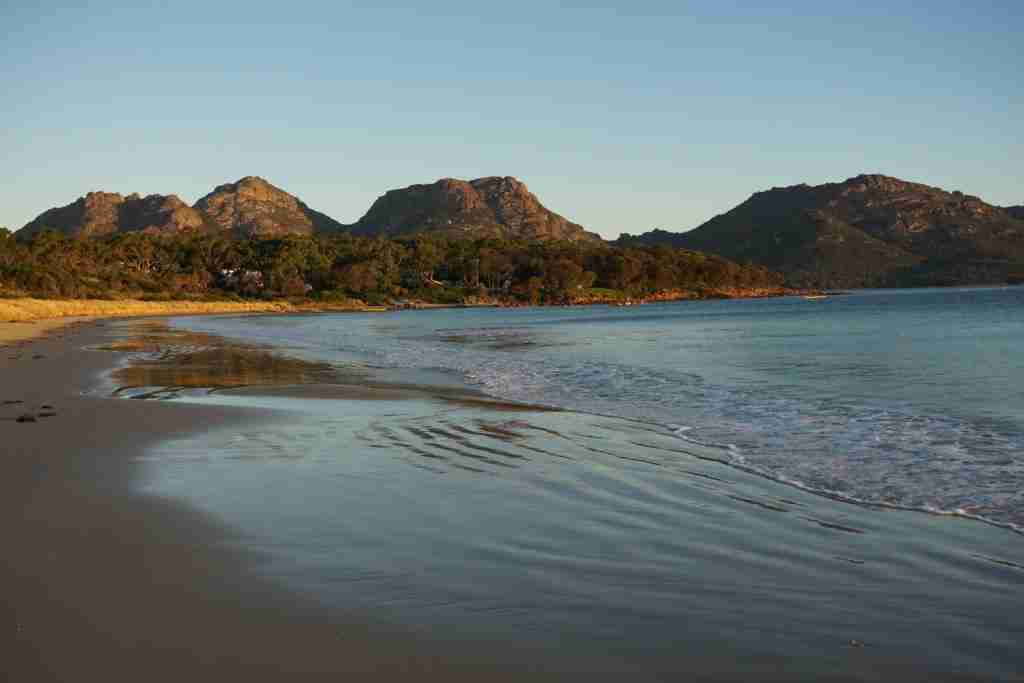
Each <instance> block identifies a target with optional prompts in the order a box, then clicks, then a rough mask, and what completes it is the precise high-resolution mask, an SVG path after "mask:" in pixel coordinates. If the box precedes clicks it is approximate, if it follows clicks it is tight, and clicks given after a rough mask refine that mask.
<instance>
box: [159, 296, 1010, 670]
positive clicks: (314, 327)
mask: <svg viewBox="0 0 1024 683" xmlns="http://www.w3.org/2000/svg"><path fill="white" fill-rule="evenodd" d="M174 324H175V325H178V326H183V327H187V328H189V329H193V330H199V331H205V332H210V333H215V334H218V335H222V336H225V337H228V338H237V339H244V340H246V341H247V342H249V343H262V344H266V345H268V346H272V347H275V348H277V349H279V352H280V353H283V354H288V355H292V356H295V357H298V358H304V359H309V360H317V361H327V362H329V363H331V364H334V365H336V366H338V367H342V368H347V369H352V368H356V369H359V370H361V371H364V372H366V373H368V376H373V377H376V378H378V380H384V381H387V380H389V379H401V380H402V381H408V380H409V378H410V377H415V378H432V379H431V380H430V381H431V382H432V383H447V384H449V385H466V386H468V387H471V388H474V389H476V390H479V391H481V392H483V393H484V394H486V395H489V396H491V397H493V398H496V399H501V400H506V401H515V402H520V403H524V404H532V405H540V406H547V407H552V408H561V409H563V410H561V411H508V410H501V411H499V410H494V409H492V408H488V407H486V406H475V405H472V404H470V405H463V404H460V403H457V402H446V401H433V400H425V399H417V400H395V399H389V400H377V401H368V400H361V401H350V400H338V399H325V398H316V397H315V396H309V397H291V398H279V397H259V396H251V395H250V396H232V395H230V394H214V395H211V396H209V397H202V398H196V397H192V398H188V399H183V400H199V401H214V402H218V403H228V404H232V403H235V404H239V405H263V406H268V407H273V408H277V409H278V410H279V411H280V413H279V414H280V415H281V417H280V419H278V420H276V421H270V422H268V423H267V424H266V425H262V426H259V427H252V426H249V427H245V428H226V429H222V430H215V431H213V432H210V433H203V434H198V435H194V436H191V437H189V438H187V439H180V440H176V441H172V442H167V443H164V444H162V445H161V446H159V447H158V448H156V449H153V450H152V451H151V452H149V453H148V454H147V455H146V462H147V463H148V465H149V470H148V471H149V473H150V476H149V477H148V479H147V482H148V484H147V486H148V487H149V489H150V490H152V491H154V492H157V493H160V494H162V495H173V496H180V497H184V498H186V499H188V500H190V501H192V502H194V503H195V504H196V505H198V506H199V507H201V508H203V509H205V510H207V511H209V512H211V513H212V514H214V515H216V516H218V517H219V518H221V519H223V520H224V521H225V522H227V523H229V524H231V525H233V526H235V527H237V528H238V529H239V530H240V533H241V534H242V537H243V538H244V539H245V540H244V543H245V544H246V545H247V546H248V547H250V548H252V549H253V550H254V551H257V552H258V554H259V556H260V557H261V558H262V561H261V565H260V566H261V571H265V572H266V573H267V574H268V575H271V576H274V577H275V578H277V579H279V580H280V581H281V582H282V583H283V584H285V585H287V586H288V587H290V588H292V589H294V590H297V591H301V592H305V593H307V594H309V595H310V596H312V597H314V598H315V599H317V600H318V601H320V602H321V603H323V604H325V605H328V606H333V607H336V608H338V609H344V610H348V611H353V610H354V611H357V612H361V613H366V614H372V615H374V618H377V619H381V620H385V621H389V622H394V623H396V624H401V625H403V626H408V627H412V628H422V629H424V630H425V631H426V632H429V633H431V634H434V635H441V636H444V637H451V638H455V639H462V640H465V639H473V640H477V641H479V642H481V643H484V642H489V643H499V644H500V643H509V642H515V643H516V644H517V646H520V647H523V648H528V649H530V650H531V651H533V652H535V653H536V656H538V657H541V658H543V657H547V656H552V657H554V653H555V652H557V653H558V655H559V657H561V658H563V659H564V666H565V667H566V668H567V669H573V670H579V668H580V667H581V666H584V663H586V662H589V663H590V664H591V665H594V666H597V663H598V662H601V664H600V666H602V667H604V668H605V669H607V668H608V667H614V666H621V667H622V668H623V670H631V671H643V670H647V671H650V672H655V671H684V670H687V666H690V665H693V666H696V664H695V662H697V661H702V662H704V664H702V665H700V666H702V667H703V668H704V670H715V669H716V666H719V665H720V666H721V667H722V668H723V669H724V670H738V667H740V662H742V661H744V659H745V660H746V661H748V662H750V661H762V660H761V659H759V658H765V659H764V660H763V661H772V662H778V661H780V658H781V661H783V662H785V663H786V666H787V667H792V668H791V671H793V672H794V673H796V672H800V671H803V673H805V674H806V675H807V676H808V677H810V678H814V677H816V676H820V675H821V674H822V673H823V672H825V671H837V670H838V671H843V670H845V671H847V672H853V673H855V674H856V676H855V677H860V678H865V679H869V678H871V676H870V675H869V673H865V672H871V671H875V672H881V673H878V674H877V675H878V677H879V679H881V680H884V679H885V678H886V672H890V673H891V669H887V668H886V667H895V666H902V667H905V668H906V670H909V671H912V672H925V671H928V672H931V673H933V674H935V675H949V674H952V673H963V674H972V675H977V676H978V677H979V678H980V679H992V678H1012V677H1013V676H1014V675H1015V674H1016V673H1017V672H1019V671H1021V670H1024V655H1022V654H1021V650H1022V648H1021V647H1020V645H1019V644H1020V643H1021V642H1024V616H1022V609H1021V608H1022V607H1024V597H1022V593H1024V590H1022V589H1024V536H1022V535H1021V533H1020V531H1021V529H1022V526H1024V505H1022V503H1024V349H1022V347H1021V342H1020V340H1021V339H1022V334H1024V289H1022V288H1001V289H942V290H902V291H873V292H863V293H860V292H858V293H853V294H849V295H844V296H836V297H831V298H828V299H825V300H818V301H808V300H804V299H801V298H783V299H765V300H748V301H709V302H679V303H667V304H653V305H644V306H637V307H630V308H608V307H587V308H530V309H444V310H432V311H402V312H394V313H386V314H337V315H291V316H277V317H240V318H187V319H179V320H177V321H176V322H175V323H174ZM421 381H426V380H422V379H421ZM709 658H710V662H711V663H710V664H709V663H708V662H707V661H705V660H708V659H709ZM737 658H738V659H737ZM716 662H717V663H718V664H717V665H716ZM688 663H689V664H688ZM879 667H881V668H879ZM853 673H851V675H853Z"/></svg>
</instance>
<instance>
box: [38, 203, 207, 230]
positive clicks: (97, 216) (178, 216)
mask: <svg viewBox="0 0 1024 683" xmlns="http://www.w3.org/2000/svg"><path fill="white" fill-rule="evenodd" d="M203 225H204V220H203V216H202V215H201V214H200V213H199V212H198V211H196V210H195V209H192V208H191V207H189V206H188V205H187V204H185V202H183V201H181V199H179V198H178V197H176V196H174V195H158V194H152V195H148V196H146V197H142V196H140V195H138V194H130V195H128V196H127V197H125V196H122V195H120V194H118V193H116V192H89V193H87V194H86V195H85V196H84V197H80V198H79V199H77V200H76V201H74V202H72V203H71V204H68V205H67V206H61V207H57V208H53V209H50V210H48V211H44V212H43V213H42V214H40V215H39V216H38V217H37V218H35V219H34V220H33V221H31V222H30V223H29V224H28V225H26V226H25V227H24V228H22V230H21V231H19V235H20V236H23V237H31V236H32V235H34V234H36V233H38V232H40V231H42V230H45V229H53V230H58V231H60V232H63V233H65V234H67V235H73V236H75V237H100V236H105V235H112V234H115V233H119V232H140V231H145V232H174V231H184V230H198V229H201V228H202V227H203Z"/></svg>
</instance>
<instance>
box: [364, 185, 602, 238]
mask: <svg viewBox="0 0 1024 683" xmlns="http://www.w3.org/2000/svg"><path fill="white" fill-rule="evenodd" d="M349 227H350V229H351V231H352V232H353V233H354V234H357V235H387V236H395V235H404V234H411V233H416V232H423V231H429V232H442V233H445V234H449V235H453V236H468V237H508V238H519V239H526V240H554V239H562V240H570V241H590V242H596V241H600V239H601V238H600V237H599V236H598V235H595V234H593V233H589V232H586V231H585V230H584V229H583V226H581V225H578V224H576V223H573V222H571V221H569V220H567V219H565V218H563V217H562V216H559V215H558V214H557V213H554V212H552V211H550V210H548V209H547V208H545V207H544V205H543V204H541V203H540V200H538V199H537V197H536V196H534V195H533V193H531V192H530V191H529V190H528V189H527V188H526V185H524V184H523V183H522V182H520V181H519V180H517V179H515V178H511V177H489V178H479V179H477V180H470V181H465V180H455V179H452V178H445V179H443V180H438V181H437V182H435V183H432V184H430V185H411V186H409V187H406V188H404V189H400V190H391V191H390V192H388V193H386V194H385V195H384V196H382V197H380V198H379V199H377V201H375V202H374V203H373V206H371V207H370V210H369V211H368V212H367V213H366V215H365V216H363V217H362V218H361V219H360V220H359V221H358V222H357V223H355V224H354V225H352V226H349Z"/></svg>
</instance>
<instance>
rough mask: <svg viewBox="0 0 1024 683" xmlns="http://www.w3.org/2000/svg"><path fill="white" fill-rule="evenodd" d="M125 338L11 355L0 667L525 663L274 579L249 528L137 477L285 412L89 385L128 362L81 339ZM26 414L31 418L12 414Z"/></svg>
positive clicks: (316, 668)
mask: <svg viewBox="0 0 1024 683" xmlns="http://www.w3.org/2000/svg"><path fill="white" fill-rule="evenodd" d="M119 336H122V337H123V334H122V333H121V332H120V331H118V330H116V329H112V328H111V327H109V326H107V325H105V324H102V323H101V324H96V323H92V324H89V323H83V324H79V325H75V326H73V327H69V328H59V329H57V330H50V331H49V332H48V333H46V334H44V335H43V336H41V337H39V338H37V339H35V340H32V341H28V342H23V343H22V348H23V349H24V350H26V351H28V352H31V356H28V355H21V357H19V358H17V359H15V358H13V357H11V356H10V354H2V355H0V377H2V379H3V382H2V389H0V403H2V405H0V408H2V411H0V443H3V444H4V445H3V447H2V449H0V452H2V457H0V482H2V483H0V487H2V488H0V536H2V537H3V538H5V539H6V540H7V543H6V544H5V545H6V547H5V551H4V559H3V561H2V562H0V586H3V591H4V600H2V601H0V604H2V608H0V613H2V618H3V620H4V624H5V631H4V636H3V637H2V639H0V649H2V650H3V651H4V652H5V656H4V662H3V663H2V664H0V670H3V671H5V672H6V673H8V677H9V678H10V679H11V680H19V681H39V680H104V681H106V680H129V679H130V678H145V679H146V680H174V681H180V680H183V679H186V678H198V679H199V680H207V679H212V678H214V677H217V678H221V677H227V678H228V679H229V680H234V679H235V678H238V677H241V676H244V677H245V678H246V679H248V680H268V681H270V680H274V681H276V680H281V679H282V677H286V676H291V675H295V674H299V675H303V676H313V677H316V678H320V677H323V678H324V679H327V678H330V679H331V680H336V679H337V676H338V675H339V674H345V673H349V674H351V673H362V674H373V677H374V679H375V680H404V679H405V678H407V677H409V675H410V674H415V675H417V676H420V677H422V676H426V677H427V678H428V679H430V678H436V679H437V680H479V679H480V677H481V676H486V677H487V678H490V679H506V678H507V679H509V680H511V679H519V678H522V677H525V675H526V673H527V672H526V671H525V670H522V669H521V667H527V664H525V663H523V662H519V663H518V664H513V665H511V666H510V665H509V662H501V663H499V662H495V661H486V662H484V661H482V659H481V658H479V657H477V656H475V655H474V654H467V653H465V652H461V651H459V650H458V648H440V649H439V648H438V647H437V644H436V643H434V642H432V641H431V642H426V640H425V639H424V638H423V636H422V635H417V634H414V633H412V632H401V631H399V630H397V629H394V628H391V627H387V628H385V627H383V626H380V625H374V624H372V623H368V622H367V621H366V620H365V619H363V618H358V617H357V618H354V619H353V618H350V619H346V618H344V615H338V614H336V613H332V612H330V611H328V610H326V609H324V608H322V607H320V606H318V605H317V604H315V602H314V601H312V600H311V599H309V598H304V597H301V596H298V595H295V594H293V593H291V592H289V591H287V590H285V589H283V588H281V587H280V586H278V585H276V584H271V583H270V582H269V580H267V579H264V578H259V577H257V576H256V574H255V573H254V571H253V566H254V565H253V563H254V562H256V561H258V558H256V557H253V556H252V554H251V552H249V551H245V550H241V549H239V548H238V547H237V546H232V539H236V538H238V534H239V532H237V531H236V530H233V529H230V528H227V527H224V526H223V525H221V524H220V523H218V522H216V521H215V520H213V519H211V518H209V517H208V516H207V515H205V514H203V513H201V512H199V511H197V510H195V509H193V508H191V507H190V506H189V505H187V504H186V503H184V502H181V501H177V500H167V499H162V498H158V497H154V496H151V495H148V494H145V493H142V492H140V491H139V489H138V484H139V482H140V477H141V476H142V474H143V472H142V469H141V468H142V465H141V464H140V463H139V462H138V460H139V456H140V455H141V454H142V453H144V452H145V450H146V449H147V448H148V447H150V446H151V445H155V444H156V443H159V442H162V441H165V440H167V439H174V438H181V437H183V436H186V435H189V434H195V433H197V432H200V431H204V430H209V429H212V428H215V427H219V426H227V425H238V426H244V425H245V424H246V423H251V422H254V421H265V420H267V419H277V414H276V413H275V412H274V411H269V410H263V409H258V408H235V407H216V406H209V405H190V404H187V403H167V402H161V401H143V400H140V401H134V400H127V399H114V398H106V397H97V396H91V395H86V394H83V393H82V391H83V390H84V389H86V388H88V387H90V386H93V385H94V383H95V379H96V378H97V377H98V376H99V375H100V374H101V373H103V372H106V371H108V370H109V369H111V368H112V367H114V366H115V365H116V358H115V356H114V355H113V354H109V353H103V352H98V351H94V350H87V349H84V348H83V347H84V346H90V347H92V346H96V345H99V344H101V343H103V342H110V341H112V340H116V338H117V337H119ZM112 338H113V339H112ZM15 401H17V403H14V402H15ZM43 406H50V407H52V408H53V410H52V411H47V410H44V409H43ZM50 412H54V413H56V414H55V415H49V413H50ZM26 414H32V415H33V416H34V418H35V419H34V421H33V422H17V421H16V420H15V418H16V417H18V416H21V415H26ZM510 661H511V658H510ZM527 668H528V667H527ZM517 670H518V675H517ZM534 673H535V672H534ZM530 675H531V676H532V675H533V674H532V673H531V674H530Z"/></svg>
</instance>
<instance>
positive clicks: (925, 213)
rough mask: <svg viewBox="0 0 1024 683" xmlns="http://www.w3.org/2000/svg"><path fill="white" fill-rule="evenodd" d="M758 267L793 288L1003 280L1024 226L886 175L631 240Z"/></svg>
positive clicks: (757, 197)
mask: <svg viewBox="0 0 1024 683" xmlns="http://www.w3.org/2000/svg"><path fill="white" fill-rule="evenodd" d="M619 242H620V244H629V243H641V244H645V243H646V244H651V243H666V244H672V245H674V246H680V247H685V248H688V249H696V250H700V251H708V252H712V253H717V254H720V255H722V256H724V257H726V258H728V259H731V260H734V261H738V262H741V263H742V262H745V261H751V262H754V263H758V264H761V265H764V266H767V267H769V268H773V269H776V270H779V271H781V272H783V273H785V274H786V275H787V277H789V279H790V281H791V282H792V283H794V284H803V285H813V286H829V287H858V286H883V285H908V284H915V285H916V284H920V285H944V284H981V283H997V282H1003V281H1005V280H1006V277H1007V273H1010V272H1013V271H1015V270H1016V269H1017V268H1018V267H1019V264H1021V263H1024V220H1021V219H1020V218H1019V217H1015V216H1014V215H1013V214H1012V210H1007V209H1002V208H999V207H996V206H992V205H990V204H987V203H985V202H983V201H982V200H981V199H979V198H977V197H973V196H970V195H965V194H963V193H961V192H947V191H945V190H941V189H939V188H935V187H930V186H928V185H922V184H919V183H912V182H907V181H905V180H900V179H898V178H891V177H888V176H884V175H859V176H856V177H854V178H850V179H848V180H846V181H843V182H841V183H826V184H824V185H814V186H811V185H795V186H791V187H781V188H773V189H771V190H767V191H765V192H758V193H756V194H754V195H753V196H752V197H751V198H750V199H748V200H747V201H745V202H743V203H742V204H740V205H739V206H737V207H736V208H734V209H732V210H731V211H728V212H727V213H724V214H721V215H719V216H716V217H714V218H712V219H711V220H710V221H708V222H706V223H704V224H703V225H701V226H700V227H698V228H696V229H694V230H691V231H690V232H686V233H665V232H658V233H656V234H652V233H648V235H647V236H645V235H641V236H639V237H631V236H623V237H622V238H620V240H619Z"/></svg>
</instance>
